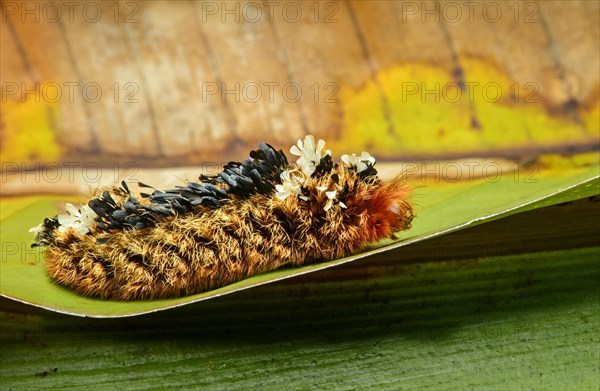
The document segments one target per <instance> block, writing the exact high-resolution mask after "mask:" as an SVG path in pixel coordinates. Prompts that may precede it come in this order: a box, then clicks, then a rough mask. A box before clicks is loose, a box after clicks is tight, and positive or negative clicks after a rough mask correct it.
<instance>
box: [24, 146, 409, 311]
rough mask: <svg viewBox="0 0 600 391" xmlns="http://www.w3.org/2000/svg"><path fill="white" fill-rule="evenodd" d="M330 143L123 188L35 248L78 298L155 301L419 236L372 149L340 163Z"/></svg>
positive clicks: (38, 231) (57, 220)
mask: <svg viewBox="0 0 600 391" xmlns="http://www.w3.org/2000/svg"><path fill="white" fill-rule="evenodd" d="M324 144H325V143H324V141H323V140H319V141H318V143H317V144H316V145H315V140H314V138H313V137H312V136H306V137H305V139H304V142H303V141H302V140H298V144H297V145H295V146H293V147H292V148H291V150H290V151H291V153H292V154H294V155H296V156H298V159H297V161H296V163H294V164H289V163H288V160H287V158H286V156H285V154H284V153H283V152H282V151H281V150H279V151H276V150H275V149H274V148H273V147H271V146H270V145H268V144H264V143H261V144H260V145H259V149H257V150H255V151H252V152H251V153H250V157H249V158H247V159H246V160H244V161H243V162H241V163H236V162H232V163H228V164H227V165H226V166H225V167H224V169H223V171H222V172H221V173H219V174H218V175H215V176H201V177H200V183H188V184H187V185H186V186H178V187H177V188H176V189H172V190H167V191H160V190H156V189H155V190H154V191H153V192H152V194H144V193H141V198H139V199H138V198H136V197H134V196H133V195H132V194H131V192H130V190H129V188H128V186H127V184H126V183H124V182H122V184H121V187H119V188H114V189H112V190H110V191H104V192H103V193H102V194H101V195H100V196H99V197H96V198H92V199H91V200H90V201H89V202H88V204H87V205H83V206H82V207H81V208H80V209H76V208H75V207H74V206H72V205H70V204H67V211H68V214H64V215H58V216H55V217H53V218H48V219H45V220H44V223H42V224H40V225H39V226H38V227H36V228H32V229H31V231H32V232H34V234H35V235H36V243H35V244H34V246H36V245H40V246H45V258H46V269H47V271H48V274H49V275H50V277H52V278H53V279H54V280H55V281H57V282H58V283H59V284H62V285H64V286H67V287H69V288H71V289H73V290H75V291H76V292H78V293H81V294H84V295H89V296H94V297H100V298H104V299H116V300H135V299H156V298H166V297H174V296H182V295H189V294H193V293H199V292H203V291H207V290H211V289H215V288H218V287H222V286H224V285H227V284H230V283H233V282H236V281H240V280H242V279H244V278H246V277H248V276H251V275H253V274H256V273H261V272H265V271H270V270H274V269H277V268H280V267H282V266H283V265H292V266H296V265H304V264H307V263H309V262H315V261H319V260H330V259H335V258H339V257H342V256H346V255H349V254H352V253H354V252H356V251H357V250H359V249H361V248H362V247H364V246H366V245H367V244H369V243H372V242H375V241H378V240H380V239H383V238H386V237H390V236H392V235H393V234H394V233H395V232H397V231H400V230H406V229H409V228H410V225H411V221H412V218H413V212H412V208H411V206H410V205H409V204H408V202H407V197H408V190H407V189H406V187H405V186H404V185H403V184H402V183H401V181H400V180H398V179H396V180H392V181H389V182H384V181H382V180H380V179H378V178H377V171H376V170H375V168H374V164H375V159H374V158H373V157H371V156H370V155H369V154H368V153H366V152H363V153H362V154H361V155H360V156H357V155H343V156H342V159H341V162H339V163H334V162H333V161H332V159H331V152H330V151H329V150H327V151H323V147H324ZM140 187H146V188H150V186H148V185H145V184H142V183H140Z"/></svg>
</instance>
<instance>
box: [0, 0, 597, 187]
mask: <svg viewBox="0 0 600 391" xmlns="http://www.w3.org/2000/svg"><path fill="white" fill-rule="evenodd" d="M1 4H2V8H1V10H2V11H1V12H2V23H1V38H0V44H1V56H0V70H1V74H0V79H1V83H2V96H1V99H2V100H1V105H2V110H1V114H0V132H1V133H0V141H1V163H2V194H3V195H11V194H23V193H36V192H38V193H39V192H41V193H48V192H65V193H70V192H79V191H82V190H81V185H82V184H85V183H87V184H89V183H93V184H107V183H112V182H115V181H117V180H120V179H123V178H124V179H132V180H133V179H135V180H142V179H146V178H147V177H150V178H151V179H150V182H151V183H156V182H158V183H160V182H161V179H160V178H162V177H167V176H169V177H172V176H173V175H184V174H183V173H187V172H192V173H193V174H192V176H193V178H191V179H195V178H194V177H195V176H196V175H197V173H199V171H200V170H203V171H207V170H208V171H215V170H219V169H220V166H221V165H222V164H224V163H225V162H227V161H228V160H242V159H243V158H245V157H246V156H247V153H248V151H249V150H250V149H252V148H254V147H255V146H256V144H257V143H258V142H260V141H266V142H269V143H271V144H273V145H274V146H277V147H279V148H283V149H284V150H285V151H286V153H287V151H288V150H289V146H290V145H291V144H293V143H294V142H295V140H296V139H298V138H300V137H303V136H304V135H305V134H315V135H316V136H318V137H321V138H323V139H325V140H326V141H327V143H328V147H329V148H330V149H332V150H333V152H334V156H335V157H339V156H340V155H341V154H342V153H346V152H360V151H362V150H368V151H369V152H370V153H371V154H372V155H373V156H375V157H377V159H378V161H379V162H382V163H384V162H389V163H390V164H396V163H398V162H407V161H413V162H414V161H424V160H427V161H448V160H454V159H475V158H476V159H493V160H494V161H500V160H498V159H505V160H506V161H504V160H503V161H504V163H503V164H504V165H507V164H509V163H510V162H512V161H516V162H524V161H529V162H531V161H537V159H539V157H540V156H546V155H548V154H555V155H562V156H568V155H572V154H578V153H588V155H589V154H590V153H592V154H593V155H594V156H596V157H595V158H594V159H597V151H598V149H599V140H600V125H599V124H600V118H599V115H600V114H599V113H600V110H599V91H600V90H599V77H600V76H599V69H600V61H599V45H600V27H599V26H600V17H599V15H600V2H597V1H477V2H462V1H447V2H445V1H440V2H437V1H348V2H345V1H344V2H342V1H266V2H263V1H226V2H224V1H177V2H167V1H89V2H61V1H58V2H56V1H52V2H45V1H27V2H22V1H2V2H1ZM507 161H508V162H509V163H507ZM184 167H187V168H189V167H192V168H191V171H190V169H183V168H184ZM392 167H395V166H392ZM179 168H182V169H183V171H181V170H180V169H179ZM186 170H187V171H186ZM394 170H396V172H397V171H398V170H397V169H394V168H391V169H390V171H391V172H394ZM185 175H187V174H185ZM152 178H155V180H154V181H152ZM157 178H158V179H157Z"/></svg>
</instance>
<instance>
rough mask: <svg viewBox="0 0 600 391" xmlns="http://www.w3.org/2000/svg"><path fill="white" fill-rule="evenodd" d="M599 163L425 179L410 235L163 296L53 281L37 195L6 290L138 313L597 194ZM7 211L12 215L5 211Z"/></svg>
mask: <svg viewBox="0 0 600 391" xmlns="http://www.w3.org/2000/svg"><path fill="white" fill-rule="evenodd" d="M598 170H599V168H598V166H594V167H592V168H580V169H571V170H561V171H552V170H548V171H540V172H538V173H536V175H534V176H533V177H528V178H523V177H521V178H518V177H516V176H515V175H514V174H512V173H508V174H506V175H504V176H502V177H501V178H497V180H494V181H492V180H481V179H480V180H477V181H475V180H474V181H468V182H459V183H454V184H443V185H442V184H438V183H435V182H434V183H429V182H425V183H419V184H417V188H416V190H415V193H414V195H413V203H414V204H415V207H416V208H415V209H416V214H417V217H416V218H415V220H414V224H413V228H412V229H411V230H410V231H408V232H406V233H403V234H402V240H399V241H391V240H387V241H382V242H380V243H377V244H375V245H373V246H372V247H371V248H370V249H368V250H367V251H365V252H363V253H361V254H356V255H353V256H350V257H347V258H343V259H339V260H335V261H331V262H327V263H320V264H314V265H310V266H306V267H301V268H294V269H284V270H279V271H276V272H272V273H266V274H262V275H257V276H254V277H251V278H248V279H246V280H244V281H241V282H239V283H236V284H232V285H229V286H226V287H223V288H221V289H217V290H214V291H211V292H206V293H202V294H197V295H192V296H187V297H182V298H175V299H168V300H156V301H139V302H116V301H104V300H96V299H91V298H86V297H83V296H80V295H77V294H75V293H73V292H71V291H69V290H67V289H65V288H62V287H60V286H58V285H56V284H54V283H52V282H51V281H50V279H49V278H48V277H47V275H46V273H45V269H44V265H43V259H42V255H41V252H40V251H39V250H30V249H29V244H30V243H31V234H29V233H28V232H27V230H28V228H30V227H32V226H35V225H37V224H38V223H39V222H40V221H41V220H42V219H43V217H45V216H51V215H53V214H54V213H55V210H56V205H55V203H56V202H57V201H58V200H57V198H55V197H52V198H31V199H30V200H29V203H28V204H27V205H23V203H22V202H21V201H18V205H16V206H15V207H14V210H16V209H17V208H18V210H16V211H13V208H11V207H10V204H8V203H6V202H5V201H3V203H4V204H5V205H4V206H3V211H2V212H3V216H2V229H1V232H0V236H1V241H2V263H1V265H0V267H1V269H0V294H1V295H2V296H5V297H7V298H11V299H14V300H17V301H21V302H24V303H28V304H32V305H35V306H39V307H43V308H46V309H50V310H53V311H58V312H63V313H68V314H73V315H82V316H93V317H118V316H131V315H138V314H143V313H147V312H153V311H157V310H161V309H166V308H172V307H176V306H180V305H184V304H189V303H192V302H196V301H200V300H206V299H209V298H214V297H218V296H222V295H224V294H228V293H232V292H235V291H239V290H242V289H247V288H250V287H255V286H258V285H261V284H265V283H268V282H273V281H277V280H281V279H284V278H289V277H292V276H298V275H302V274H306V273H309V272H314V271H316V270H321V269H324V268H329V267H332V266H336V265H340V264H343V263H347V262H351V261H355V260H357V259H360V258H365V257H372V256H374V255H375V254H378V253H381V252H386V251H390V250H392V249H394V248H397V247H399V246H406V245H409V244H412V243H416V242H419V241H422V240H425V239H428V238H432V237H436V236H440V235H443V234H446V233H449V232H452V231H456V230H459V229H464V228H466V227H469V226H474V225H477V224H481V223H484V222H487V221H491V220H494V219H498V218H501V217H505V216H508V215H511V214H515V213H518V212H523V211H527V210H532V209H535V208H539V207H542V206H546V205H551V204H555V203H560V202H566V201H570V200H575V199H579V198H584V197H589V196H592V195H596V194H598V193H600V181H599V175H598ZM5 214H6V215H5Z"/></svg>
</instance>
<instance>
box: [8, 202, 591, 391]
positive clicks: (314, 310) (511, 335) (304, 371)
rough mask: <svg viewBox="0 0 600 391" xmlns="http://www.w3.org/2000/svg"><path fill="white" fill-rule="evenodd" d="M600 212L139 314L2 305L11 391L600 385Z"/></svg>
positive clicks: (493, 229) (555, 215)
mask: <svg viewBox="0 0 600 391" xmlns="http://www.w3.org/2000/svg"><path fill="white" fill-rule="evenodd" d="M599 206H600V203H598V202H590V201H588V200H581V201H577V202H574V203H569V204H568V205H563V206H551V207H546V208H542V209H537V210H534V211H530V212H527V213H521V214H517V215H514V216H510V217H507V218H505V219H500V220H497V221H493V222H490V223H486V224H482V225H479V226H476V227H472V228H467V229H464V230H460V231H457V232H454V233H451V234H448V235H444V236H440V237H437V238H435V239H432V240H427V241H423V242H420V243H415V244H414V245H411V246H406V247H400V248H396V249H393V250H390V251H387V252H385V253H381V254H379V255H378V256H375V257H369V258H368V259H364V260H362V261H360V262H352V263H347V264H345V265H342V266H340V267H336V268H330V269H327V270H322V271H319V272H317V273H312V274H310V275H305V276H301V277H299V278H295V279H290V280H286V281H281V282H279V283H275V284H269V285H265V286H261V287H257V288H256V289H251V290H246V291H244V292H239V293H238V294H236V295H230V296H228V297H221V298H217V299H215V300H210V301H205V302H200V303H195V304H191V305H188V306H184V307H181V308H177V309H174V310H171V311H168V312H166V311H161V312H157V313H153V314H148V315H145V316H139V317H134V318H126V319H122V318H121V319H93V320H90V319H85V318H78V317H72V316H66V315H62V314H57V313H53V312H48V311H42V310H39V309H36V308H34V307H31V306H19V305H16V304H15V303H14V302H12V301H5V302H3V303H0V304H1V306H2V308H4V309H5V311H3V312H0V325H1V332H0V345H1V346H2V349H1V350H0V374H1V378H2V388H3V389H15V390H22V389H36V390H38V389H39V390H43V389H65V388H68V389H110V388H115V389H124V390H125V389H140V388H144V389H146V388H151V389H198V388H203V387H204V388H207V389H210V390H219V389H224V390H237V389H240V390H241V389H243V390H247V389H257V388H260V389H264V390H282V389H285V390H306V389H394V390H396V389H452V390H465V389H502V390H507V389H541V390H547V389H577V390H586V389H589V390H597V389H598V388H599V386H600V380H599V379H598V360H599V359H600V349H598V345H599V344H600V340H599V338H600V337H599V336H600V334H599V333H598V321H597V320H598V313H599V311H600V308H599V307H600V305H599V303H600V301H599V300H598V298H599V294H600V287H599V286H598V279H599V278H600V264H599V263H598V257H599V256H600V248H599V247H597V244H598V238H597V234H598V224H597V222H598V219H599V218H600V208H599ZM532 227H533V228H534V229H532ZM566 227H568V229H565V228H566ZM594 244H595V247H594V246H593V245H594ZM541 248H547V249H548V248H549V249H550V251H542V252H538V251H539V250H540V249H541ZM400 258H401V259H402V262H399V261H398V259H400ZM7 310H8V311H7ZM54 369H56V371H54Z"/></svg>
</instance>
